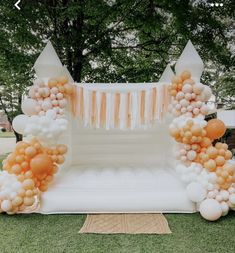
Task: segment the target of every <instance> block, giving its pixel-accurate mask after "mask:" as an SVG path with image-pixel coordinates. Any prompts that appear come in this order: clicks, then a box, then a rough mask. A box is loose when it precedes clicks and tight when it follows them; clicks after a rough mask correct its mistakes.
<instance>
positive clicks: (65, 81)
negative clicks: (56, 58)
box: [57, 76, 69, 85]
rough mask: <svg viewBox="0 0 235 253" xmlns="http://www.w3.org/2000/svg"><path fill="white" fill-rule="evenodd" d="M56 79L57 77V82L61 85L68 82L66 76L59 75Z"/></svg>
mask: <svg viewBox="0 0 235 253" xmlns="http://www.w3.org/2000/svg"><path fill="white" fill-rule="evenodd" d="M57 79H58V82H59V83H60V84H62V85H63V84H66V83H68V81H69V79H68V77H67V76H60V77H58V78H57Z"/></svg>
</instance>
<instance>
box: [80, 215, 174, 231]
mask: <svg viewBox="0 0 235 253" xmlns="http://www.w3.org/2000/svg"><path fill="white" fill-rule="evenodd" d="M79 233H95V234H170V233H171V230H170V228H169V226H168V222H167V220H166V218H165V217H164V215H163V214H151V213H146V214H88V215H87V217H86V220H85V222H84V224H83V226H82V228H81V229H80V231H79Z"/></svg>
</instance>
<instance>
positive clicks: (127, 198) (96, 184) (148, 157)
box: [40, 121, 196, 213]
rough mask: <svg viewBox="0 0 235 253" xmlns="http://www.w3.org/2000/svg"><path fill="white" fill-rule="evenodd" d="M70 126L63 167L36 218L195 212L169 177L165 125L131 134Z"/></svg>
mask: <svg viewBox="0 0 235 253" xmlns="http://www.w3.org/2000/svg"><path fill="white" fill-rule="evenodd" d="M71 124H72V125H71V129H70V131H71V132H70V134H68V135H67V137H65V143H66V142H67V144H68V145H69V147H70V152H69V154H68V157H67V163H66V164H65V165H64V166H63V168H62V169H61V171H60V173H59V174H58V176H57V177H56V179H55V181H54V183H53V185H51V186H50V188H49V189H48V191H47V192H45V193H43V194H42V202H41V209H40V213H98V212H102V213H105V212H195V211H196V207H195V205H194V204H193V203H192V202H191V201H190V200H189V199H188V197H187V194H186V189H185V185H184V184H183V183H182V182H181V181H180V179H179V178H178V176H177V174H176V173H175V172H174V169H173V168H174V166H175V164H176V161H175V160H174V159H173V148H174V142H173V141H172V139H171V137H170V136H169V134H168V127H167V124H165V123H158V124H156V127H154V128H150V129H138V130H132V131H131V130H125V131H124V130H109V131H107V130H103V129H96V130H94V129H87V128H82V127H80V126H79V123H78V122H76V121H73V122H72V123H71Z"/></svg>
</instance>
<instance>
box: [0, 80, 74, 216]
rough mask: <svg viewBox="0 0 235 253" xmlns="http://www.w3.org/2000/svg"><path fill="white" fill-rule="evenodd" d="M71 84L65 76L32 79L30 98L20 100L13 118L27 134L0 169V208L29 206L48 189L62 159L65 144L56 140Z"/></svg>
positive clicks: (64, 127)
mask: <svg viewBox="0 0 235 253" xmlns="http://www.w3.org/2000/svg"><path fill="white" fill-rule="evenodd" d="M73 91H74V86H73V85H72V84H69V83H68V78H67V77H66V76H61V77H59V78H52V79H49V81H48V82H47V83H45V82H43V81H42V80H39V79H37V80H35V81H34V85H33V86H32V87H31V88H30V90H29V96H30V98H28V99H26V100H24V101H23V103H22V111H23V112H24V114H25V115H24V114H22V115H19V116H17V117H15V118H14V120H13V123H12V125H13V129H14V130H15V131H16V132H18V133H20V134H24V135H26V136H27V137H28V141H27V142H26V141H21V142H18V143H17V144H16V147H15V150H14V151H13V152H12V153H11V154H9V155H8V156H7V158H6V159H5V160H4V161H3V170H4V171H2V172H0V211H4V212H7V213H9V214H11V213H17V212H20V211H23V210H25V208H26V207H27V206H32V205H33V204H34V203H35V201H36V198H37V197H39V193H40V192H44V191H46V190H47V189H48V186H49V184H50V183H51V182H52V181H53V178H54V175H55V173H56V172H57V171H58V166H59V165H60V164H62V163H64V161H65V154H66V152H67V146H65V145H62V144H57V143H58V142H59V141H60V137H61V135H62V134H63V133H64V132H65V131H66V130H67V127H68V120H67V119H66V113H67V111H66V109H67V104H68V99H72V95H73Z"/></svg>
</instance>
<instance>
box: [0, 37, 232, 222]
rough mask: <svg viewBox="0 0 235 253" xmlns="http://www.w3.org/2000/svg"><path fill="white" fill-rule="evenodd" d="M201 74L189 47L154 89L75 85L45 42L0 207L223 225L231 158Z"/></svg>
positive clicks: (1, 180)
mask: <svg viewBox="0 0 235 253" xmlns="http://www.w3.org/2000/svg"><path fill="white" fill-rule="evenodd" d="M203 68H204V66H203V62H202V60H201V58H200V56H199V55H198V53H197V51H196V50H195V48H194V47H193V45H192V43H191V42H190V41H189V42H188V43H187V45H186V47H185V49H184V51H183V52H182V54H181V56H180V58H179V59H178V61H177V63H176V65H175V74H176V75H175V74H174V72H173V71H172V69H171V68H170V66H169V65H168V66H167V67H166V69H165V71H164V73H163V74H162V77H161V78H160V80H159V82H157V83H113V84H111V83H109V84H105V83H75V82H74V81H73V80H72V78H71V76H70V74H69V72H68V70H67V69H66V67H64V66H63V65H62V63H61V62H60V60H59V58H58V56H57V54H56V52H55V50H54V48H53V46H52V45H51V43H50V42H48V44H47V45H46V47H45V48H44V50H43V52H42V53H41V54H40V56H39V58H38V59H37V61H36V63H35V65H34V69H35V72H36V75H37V78H38V79H36V80H35V81H34V85H33V86H31V88H30V91H29V97H30V98H29V99H26V100H25V101H24V102H23V103H22V111H23V112H24V114H25V115H19V116H17V117H16V118H15V119H14V121H13V128H14V129H15V131H16V132H19V133H22V134H24V135H25V136H26V141H24V142H21V143H18V144H17V145H16V149H15V150H14V151H13V153H12V154H10V155H9V156H8V157H7V158H6V160H5V161H4V162H3V170H4V171H3V172H1V173H0V211H4V212H7V213H10V214H13V213H18V212H28V213H29V212H38V213H42V214H53V213H128V212H132V213H144V212H146V213H147V212H149V213H158V212H159V213H162V212H168V213H170V212H174V213H192V212H197V211H200V213H201V215H202V216H203V217H204V218H205V219H208V220H216V219H218V218H219V217H220V216H221V215H226V214H227V213H228V211H229V209H235V164H234V163H233V161H232V159H231V158H232V153H231V152H230V151H229V150H228V146H227V144H225V143H220V142H219V143H217V144H216V145H215V146H214V145H213V141H214V140H216V139H218V138H220V137H221V136H222V135H223V134H224V133H225V130H226V127H225V125H224V123H223V122H222V121H220V120H218V119H215V120H210V121H209V122H206V121H205V120H204V119H205V115H207V114H208V106H207V105H206V102H207V101H208V100H209V98H210V96H211V94H212V92H211V90H210V88H209V87H208V86H206V85H203V84H201V83H200V77H201V75H202V72H203ZM172 137H173V138H172ZM174 139H175V140H174ZM67 150H68V152H67ZM66 152H67V154H66ZM65 154H66V159H65V162H64V155H65ZM59 165H60V166H59ZM58 167H60V168H59V170H58ZM57 171H58V172H57ZM54 176H55V177H54ZM48 186H49V187H48Z"/></svg>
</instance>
